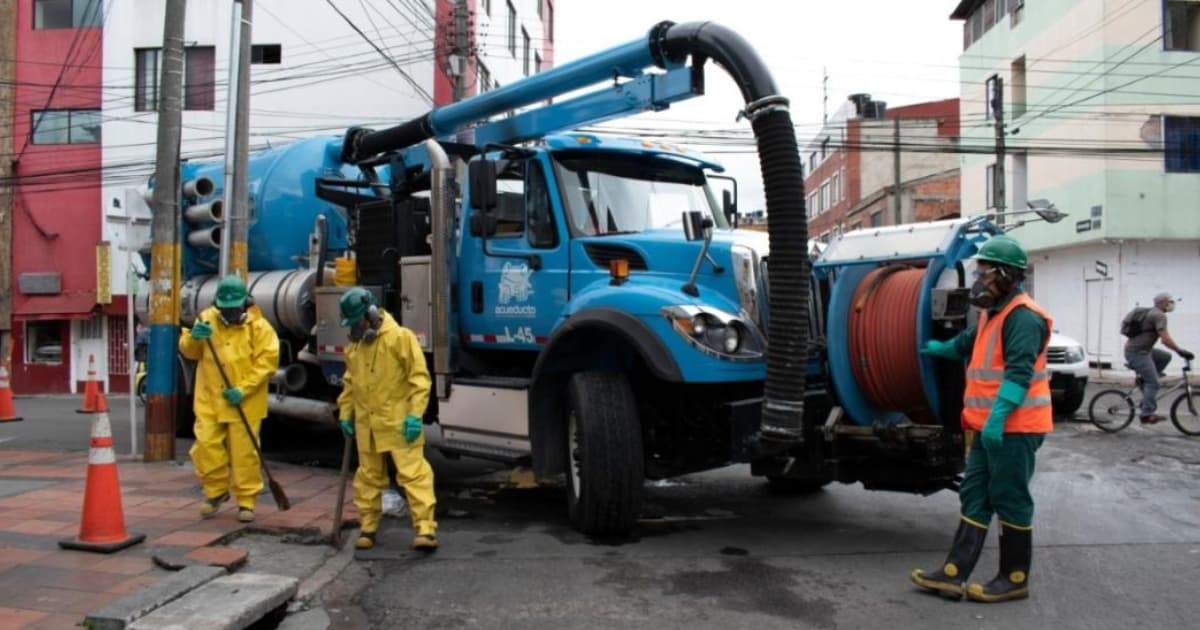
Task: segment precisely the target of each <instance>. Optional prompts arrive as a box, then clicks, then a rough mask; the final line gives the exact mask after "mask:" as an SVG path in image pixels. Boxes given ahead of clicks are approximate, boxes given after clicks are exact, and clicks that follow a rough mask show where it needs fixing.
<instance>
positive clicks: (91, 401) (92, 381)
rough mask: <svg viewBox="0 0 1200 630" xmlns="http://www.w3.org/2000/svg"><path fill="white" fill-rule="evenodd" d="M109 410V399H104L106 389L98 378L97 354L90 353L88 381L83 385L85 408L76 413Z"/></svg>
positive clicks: (77, 410)
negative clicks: (102, 387) (101, 386)
mask: <svg viewBox="0 0 1200 630" xmlns="http://www.w3.org/2000/svg"><path fill="white" fill-rule="evenodd" d="M107 411H108V401H106V400H104V390H103V389H101V388H100V381H99V380H98V379H97V378H96V355H94V354H89V355H88V373H87V383H85V384H84V386H83V408H82V409H76V410H75V413H104V412H107Z"/></svg>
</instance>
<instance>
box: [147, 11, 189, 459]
mask: <svg viewBox="0 0 1200 630" xmlns="http://www.w3.org/2000/svg"><path fill="white" fill-rule="evenodd" d="M186 13H187V0H167V10H166V19H165V20H164V24H163V48H162V77H161V79H160V80H159V83H158V84H159V86H161V88H160V92H159V100H158V152H157V160H156V162H155V169H154V198H153V211H154V217H153V219H152V221H151V223H150V238H151V246H150V291H151V293H150V352H149V356H148V357H147V360H146V366H147V369H148V370H149V373H148V374H147V375H146V439H145V444H146V452H145V455H144V458H143V459H145V461H148V462H157V461H163V460H169V459H174V458H175V420H176V418H175V415H176V410H177V409H178V405H177V404H176V398H177V396H178V392H176V390H175V386H176V383H177V382H178V379H177V378H176V369H177V368H176V361H175V353H176V344H177V343H178V337H179V272H180V270H179V221H180V215H179V194H180V190H179V142H180V139H179V136H180V131H181V129H182V127H183V25H184V17H185V15H186Z"/></svg>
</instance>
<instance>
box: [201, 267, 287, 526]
mask: <svg viewBox="0 0 1200 630" xmlns="http://www.w3.org/2000/svg"><path fill="white" fill-rule="evenodd" d="M207 339H212V341H213V346H214V347H215V348H216V349H217V353H218V355H219V356H217V357H213V355H212V352H211V351H210V349H209V347H208V341H206V340H207ZM179 352H180V353H181V354H182V355H183V356H185V357H187V358H189V359H192V360H193V361H196V385H195V387H194V390H195V397H194V399H193V401H192V405H193V409H194V410H195V412H196V424H195V433H196V441H195V443H194V444H192V450H191V453H190V454H191V456H192V464H193V465H194V466H195V468H196V476H197V477H198V478H199V479H200V485H201V486H203V488H204V501H203V502H202V503H201V504H200V516H201V517H202V518H209V517H211V516H213V515H214V514H216V513H217V511H218V510H219V509H220V508H221V504H222V503H224V502H225V501H228V500H229V495H230V492H231V491H232V493H233V496H234V497H235V498H236V499H237V506H238V520H239V521H241V522H243V523H249V522H251V521H253V520H254V507H255V501H256V500H257V499H258V493H259V492H262V487H263V482H262V475H261V473H260V465H261V464H260V462H259V461H258V454H257V453H256V452H255V449H254V444H253V443H251V442H250V439H251V437H250V436H249V435H248V434H247V433H246V428H245V427H244V426H243V425H242V421H241V418H240V417H239V416H238V410H237V407H238V405H241V407H242V411H244V412H245V414H246V420H247V421H248V422H249V424H250V428H251V429H252V430H253V431H254V437H253V439H254V440H255V441H257V440H258V429H259V427H260V426H261V425H262V421H263V418H265V417H266V416H267V380H268V379H270V377H271V375H272V374H274V373H275V370H276V369H277V368H278V367H279V337H278V336H277V335H276V334H275V330H274V329H273V328H271V324H270V323H269V322H267V320H266V319H265V318H264V317H263V315H262V312H261V311H260V310H259V309H258V307H257V306H254V304H253V302H252V301H251V300H250V299H249V297H248V294H247V292H246V283H245V282H243V281H242V279H241V278H240V277H239V276H236V275H231V276H226V277H225V278H222V279H221V281H220V283H218V285H217V299H216V301H215V304H214V305H213V306H210V307H208V308H206V309H204V311H202V312H201V313H200V315H199V317H197V318H196V321H195V323H194V324H193V325H192V327H191V329H184V331H183V334H182V335H181V336H180V337H179ZM217 359H219V360H220V361H221V366H222V367H224V368H225V374H226V375H227V376H228V377H229V383H230V385H231V386H230V387H226V386H225V381H224V380H223V379H222V378H221V372H220V371H219V370H218V369H217V363H216V361H217Z"/></svg>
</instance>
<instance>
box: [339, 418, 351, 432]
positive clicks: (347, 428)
mask: <svg viewBox="0 0 1200 630" xmlns="http://www.w3.org/2000/svg"><path fill="white" fill-rule="evenodd" d="M338 426H339V427H341V428H342V433H345V434H346V436H347V437H354V421H353V420H351V419H350V418H342V419H341V420H338Z"/></svg>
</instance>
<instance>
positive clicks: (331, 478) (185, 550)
mask: <svg viewBox="0 0 1200 630" xmlns="http://www.w3.org/2000/svg"><path fill="white" fill-rule="evenodd" d="M87 468H88V466H87V454H86V453H83V452H63V451H35V450H13V449H4V448H0V630H7V629H9V628H58V629H61V628H70V627H72V626H75V625H77V624H79V623H80V622H81V621H83V619H84V617H85V616H86V615H87V613H89V612H92V611H95V610H98V609H100V608H102V607H104V606H106V605H108V604H110V603H112V602H114V601H116V600H117V599H120V598H122V597H124V596H126V595H128V594H130V593H133V592H135V591H138V590H140V589H143V588H145V587H148V586H151V585H154V584H156V583H158V582H160V581H161V580H163V579H164V578H166V577H167V576H169V575H172V573H171V572H170V571H167V570H164V569H162V568H159V567H158V566H156V565H155V563H154V561H153V560H152V558H153V557H154V556H159V557H160V558H163V559H168V560H171V561H173V562H177V563H194V564H202V565H203V564H215V565H220V566H228V565H232V566H233V567H234V568H236V566H237V565H239V564H240V563H241V562H244V561H245V557H246V552H245V550H242V549H238V548H237V546H236V545H237V542H236V539H237V538H238V537H239V536H240V535H241V534H243V533H245V532H247V531H254V532H264V531H265V532H278V533H289V534H293V535H296V536H298V537H299V538H300V539H301V540H307V541H309V542H317V541H319V540H320V539H321V537H327V536H329V534H330V531H331V527H332V521H333V510H334V507H335V502H336V500H337V488H336V482H337V472H336V471H331V470H323V469H317V468H308V467H301V466H289V465H286V464H271V472H272V474H273V475H274V476H275V478H276V480H278V481H279V482H280V484H282V485H283V487H284V489H285V490H286V491H287V495H288V498H289V499H290V500H291V502H292V509H291V510H288V511H287V512H280V511H278V510H277V509H276V508H275V505H274V504H273V502H272V499H271V495H270V493H269V492H265V491H264V493H263V494H262V495H261V496H260V497H259V504H258V508H257V510H256V515H257V519H256V521H255V522H254V523H252V524H250V525H245V524H242V523H239V522H238V521H237V520H236V518H235V517H236V508H235V507H233V506H232V502H231V503H227V504H226V505H225V506H224V507H223V509H222V510H221V512H220V513H219V514H218V515H217V516H215V517H214V518H212V519H208V520H201V519H200V517H199V515H198V509H199V504H200V500H201V497H202V495H201V493H200V486H199V483H198V482H197V481H196V478H195V476H194V474H193V471H192V468H191V466H190V464H186V465H181V464H178V463H175V462H159V463H144V462H141V461H138V460H134V459H130V458H124V459H119V460H118V470H119V476H120V482H121V493H122V504H123V507H124V512H125V525H126V528H127V529H128V530H129V531H130V532H133V533H144V534H146V541H145V542H143V543H141V544H138V545H134V546H133V547H131V548H129V549H125V550H123V551H120V552H117V553H114V554H110V555H105V554H98V553H89V552H81V551H67V550H63V549H59V547H58V541H59V540H61V539H66V538H71V537H73V536H75V535H76V534H77V533H78V532H79V525H80V515H81V510H82V504H83V490H84V482H85V479H86V475H87ZM349 494H350V493H349V492H347V495H349ZM348 499H349V496H347V504H346V507H345V510H344V515H343V522H344V523H345V524H352V523H354V522H355V521H357V512H356V511H355V509H354V506H353V504H352V503H350V502H349V500H348ZM226 543H231V546H227V545H226Z"/></svg>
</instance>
